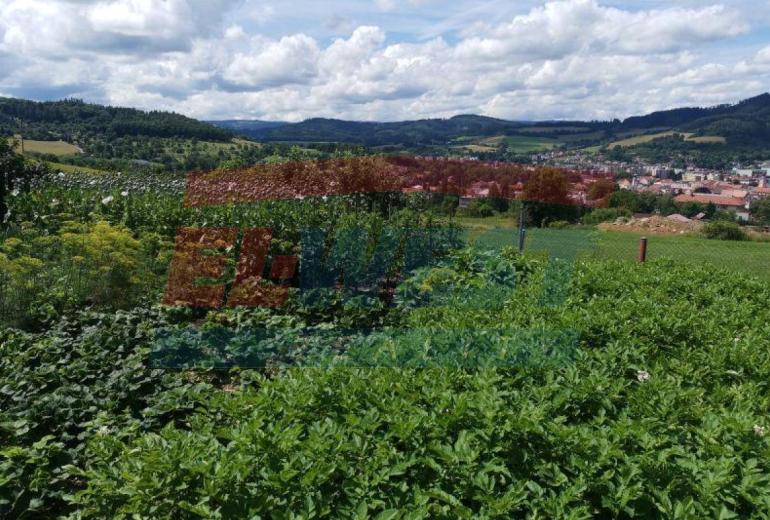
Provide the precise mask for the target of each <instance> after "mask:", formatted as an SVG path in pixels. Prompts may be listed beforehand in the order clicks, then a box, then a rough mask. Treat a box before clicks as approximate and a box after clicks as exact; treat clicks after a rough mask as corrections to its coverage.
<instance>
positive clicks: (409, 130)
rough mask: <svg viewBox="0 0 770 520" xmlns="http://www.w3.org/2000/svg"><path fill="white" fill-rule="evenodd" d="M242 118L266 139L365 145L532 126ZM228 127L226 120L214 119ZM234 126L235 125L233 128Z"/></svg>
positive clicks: (245, 130) (457, 120)
mask: <svg viewBox="0 0 770 520" xmlns="http://www.w3.org/2000/svg"><path fill="white" fill-rule="evenodd" d="M254 123H255V124H253V125H249V124H248V122H246V121H242V122H240V125H239V127H238V129H237V131H238V132H240V133H242V134H244V135H248V136H249V137H253V138H255V139H260V140H265V141H308V142H321V141H335V142H347V143H360V144H366V145H375V146H376V145H395V144H402V145H413V144H444V143H446V142H447V141H450V140H452V139H456V138H458V137H462V136H465V135H487V136H493V135H499V134H506V133H512V132H515V131H516V130H519V129H522V128H524V127H526V126H527V125H529V123H521V122H516V121H505V120H503V119H495V118H492V117H485V116H476V115H459V116H455V117H452V118H450V119H420V120H417V121H399V122H390V123H380V122H362V121H343V120H340V119H325V118H313V119H308V120H306V121H303V122H301V123H293V124H284V125H281V126H272V127H265V126H264V125H263V124H262V122H261V121H255V122H254ZM214 124H216V125H220V126H229V125H228V122H225V121H214ZM231 128H232V127H231Z"/></svg>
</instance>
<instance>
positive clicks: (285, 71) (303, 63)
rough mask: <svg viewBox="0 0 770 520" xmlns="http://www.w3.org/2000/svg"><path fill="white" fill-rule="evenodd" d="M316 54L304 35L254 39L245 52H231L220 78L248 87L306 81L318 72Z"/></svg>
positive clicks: (316, 48) (312, 45) (315, 44)
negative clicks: (274, 40)
mask: <svg viewBox="0 0 770 520" xmlns="http://www.w3.org/2000/svg"><path fill="white" fill-rule="evenodd" d="M319 55H320V50H319V48H318V45H317V43H316V42H315V40H313V39H312V38H310V37H309V36H305V35H304V34H296V35H292V36H284V37H283V38H281V39H280V40H279V41H277V42H265V41H264V40H262V39H261V38H255V39H253V40H252V45H251V49H249V51H247V52H239V53H237V54H236V55H235V57H234V58H233V60H232V62H231V63H230V65H229V66H228V67H227V68H226V69H225V72H224V79H225V80H227V81H229V82H231V83H233V84H234V85H237V86H241V87H251V88H264V87H271V86H277V85H287V84H292V83H307V82H309V81H310V80H312V78H313V77H314V76H315V75H316V74H317V73H318V58H319Z"/></svg>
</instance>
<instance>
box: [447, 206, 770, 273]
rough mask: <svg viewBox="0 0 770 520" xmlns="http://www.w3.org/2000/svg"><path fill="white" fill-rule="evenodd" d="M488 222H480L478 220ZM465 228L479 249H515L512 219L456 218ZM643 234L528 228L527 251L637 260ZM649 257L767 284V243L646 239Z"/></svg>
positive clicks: (669, 237)
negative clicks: (730, 272)
mask: <svg viewBox="0 0 770 520" xmlns="http://www.w3.org/2000/svg"><path fill="white" fill-rule="evenodd" d="M484 220H486V221H489V222H488V223H483V222H479V221H484ZM456 222H458V223H459V224H461V225H462V226H464V227H465V228H466V238H467V240H468V241H469V242H470V243H473V244H475V245H476V246H478V247H482V248H490V249H497V248H500V247H504V246H514V247H515V246H517V244H518V233H517V231H516V225H515V220H514V219H510V218H508V219H505V218H503V217H493V218H490V219H469V218H462V219H457V220H456ZM641 236H642V234H641V233H631V232H620V231H600V230H596V229H594V228H574V229H564V230H557V229H538V228H534V229H528V230H527V241H526V248H527V250H528V251H531V252H548V253H550V254H551V255H555V256H560V257H565V258H574V257H575V256H579V255H592V256H598V257H602V258H611V259H616V260H627V261H631V262H635V261H637V258H638V248H639V239H640V237H641ZM647 237H648V248H647V258H648V259H649V260H655V259H660V258H670V259H673V260H674V261H676V262H681V263H685V264H713V265H717V266H720V267H728V268H730V269H734V270H736V271H739V272H743V273H748V274H752V275H754V276H757V277H759V278H762V279H764V280H768V281H770V243H767V242H749V241H746V242H732V241H725V240H709V239H706V238H702V237H698V236H681V235H647Z"/></svg>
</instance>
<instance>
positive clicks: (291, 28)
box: [0, 0, 770, 121]
mask: <svg viewBox="0 0 770 520" xmlns="http://www.w3.org/2000/svg"><path fill="white" fill-rule="evenodd" d="M767 90H770V0H754V1H748V0H736V1H731V2H721V3H720V2H713V3H712V2H709V1H708V0H705V1H697V2H696V1H680V2H662V1H657V0H650V1H619V0H606V1H602V0H556V1H552V2H541V1H530V0H525V1H517V2H512V1H500V0H477V1H468V0H454V1H444V0H374V1H371V2H361V1H353V0H332V1H317V0H316V1H307V0H301V1H295V2H287V1H253V0H0V95H10V96H16V97H25V98H30V99H59V98H62V97H70V96H74V97H80V98H84V99H86V100H89V101H94V102H99V103H108V104H114V105H124V106H134V107H138V108H144V109H166V110H175V111H178V112H181V113H184V114H188V115H191V116H194V117H199V118H208V119H213V118H239V119H269V120H291V121H296V120H301V119H304V118H307V117H316V116H321V117H338V118H345V119H360V120H401V119H414V118H423V117H449V116H452V115H455V114H458V113H477V114H485V115H490V116H495V117H502V118H508V119H575V118H580V119H586V118H590V119H606V118H611V117H621V118H622V117H626V116H629V115H634V114H639V113H645V112H648V111H652V110H657V109H664V108H671V107H676V106H683V105H712V104H717V103H729V102H735V101H738V100H740V99H743V98H746V97H749V96H753V95H757V94H759V93H762V92H764V91H767Z"/></svg>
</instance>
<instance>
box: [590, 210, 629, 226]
mask: <svg viewBox="0 0 770 520" xmlns="http://www.w3.org/2000/svg"><path fill="white" fill-rule="evenodd" d="M630 216H631V212H630V211H629V210H627V209H626V208H597V209H595V210H593V211H592V212H591V213H589V214H588V215H586V216H585V217H583V223H585V224H588V225H592V226H593V225H596V224H601V223H602V222H609V221H611V220H615V219H617V218H620V217H630Z"/></svg>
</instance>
